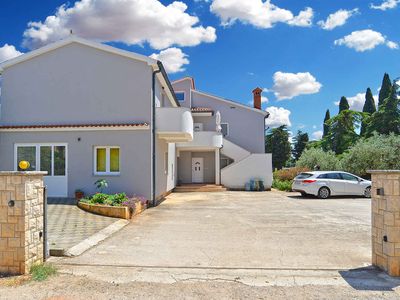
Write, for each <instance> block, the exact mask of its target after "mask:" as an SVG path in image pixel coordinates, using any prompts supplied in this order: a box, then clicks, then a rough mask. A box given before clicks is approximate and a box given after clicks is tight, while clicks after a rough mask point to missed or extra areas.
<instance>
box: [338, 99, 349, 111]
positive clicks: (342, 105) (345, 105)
mask: <svg viewBox="0 0 400 300" xmlns="http://www.w3.org/2000/svg"><path fill="white" fill-rule="evenodd" d="M348 109H350V105H349V101H347V98H346V97H345V96H342V98H340V102H339V114H340V113H341V112H342V111H345V110H348Z"/></svg>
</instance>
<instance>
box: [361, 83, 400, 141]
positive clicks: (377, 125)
mask: <svg viewBox="0 0 400 300" xmlns="http://www.w3.org/2000/svg"><path fill="white" fill-rule="evenodd" d="M390 90H391V92H390V95H389V97H388V98H387V99H385V100H384V101H383V102H382V105H380V106H379V110H378V111H377V112H375V113H374V114H373V115H372V116H371V120H370V124H369V126H368V128H367V136H371V135H372V134H373V132H377V133H380V134H389V133H391V132H393V133H395V134H400V109H399V99H398V98H397V93H396V86H395V84H393V88H391V89H390Z"/></svg>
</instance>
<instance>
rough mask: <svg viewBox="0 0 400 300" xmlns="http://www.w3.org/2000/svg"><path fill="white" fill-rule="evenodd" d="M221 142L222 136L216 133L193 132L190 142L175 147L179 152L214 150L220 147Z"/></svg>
mask: <svg viewBox="0 0 400 300" xmlns="http://www.w3.org/2000/svg"><path fill="white" fill-rule="evenodd" d="M222 140H223V138H222V134H221V133H218V132H216V131H195V132H194V134H193V140H192V141H191V142H186V143H178V144H177V145H176V146H177V147H178V148H180V149H181V150H199V149H204V150H205V149H216V148H221V147H222V143H223V142H222Z"/></svg>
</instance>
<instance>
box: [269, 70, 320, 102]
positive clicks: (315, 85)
mask: <svg viewBox="0 0 400 300" xmlns="http://www.w3.org/2000/svg"><path fill="white" fill-rule="evenodd" d="M273 79H274V86H273V88H272V90H271V91H273V92H274V94H275V96H276V97H277V98H278V100H283V99H292V98H293V97H296V96H299V95H306V94H315V93H318V92H319V90H320V89H321V87H322V84H321V83H319V82H318V81H317V80H316V79H315V77H314V76H312V75H311V74H310V73H309V72H306V73H283V72H276V73H275V74H274V77H273Z"/></svg>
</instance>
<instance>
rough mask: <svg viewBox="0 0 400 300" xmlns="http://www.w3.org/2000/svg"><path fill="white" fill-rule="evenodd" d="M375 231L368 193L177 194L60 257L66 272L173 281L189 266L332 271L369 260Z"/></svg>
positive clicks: (231, 272) (191, 271)
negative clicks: (332, 195) (342, 195)
mask: <svg viewBox="0 0 400 300" xmlns="http://www.w3.org/2000/svg"><path fill="white" fill-rule="evenodd" d="M370 231H371V228H370V200H369V199H364V198H358V199H353V198H344V199H343V198H333V199H329V200H319V199H315V198H309V199H304V198H301V197H296V195H295V194H285V193H281V192H265V193H264V192H263V193H249V192H247V193H246V192H224V193H187V194H172V195H170V196H169V197H168V198H167V200H166V201H165V202H163V203H162V204H161V205H160V206H158V207H156V208H153V209H149V210H146V211H145V212H144V213H143V214H142V215H140V216H139V217H138V218H136V219H134V220H133V221H132V223H131V224H129V225H128V226H126V227H125V228H124V229H122V230H121V231H119V232H118V233H116V234H115V235H113V236H112V237H111V238H109V239H107V240H106V241H104V242H103V243H101V244H100V245H98V246H96V247H94V248H93V249H91V250H89V251H87V252H86V253H84V254H83V255H81V256H79V257H75V258H72V259H71V258H64V259H61V260H59V262H58V263H59V264H60V265H61V266H62V269H63V270H65V271H66V272H71V273H74V274H80V275H88V276H90V274H92V275H93V276H94V277H96V278H99V277H100V278H101V276H104V279H105V280H115V279H117V278H120V279H121V278H126V280H128V281H129V280H139V281H140V280H142V281H147V280H149V278H152V280H153V281H154V280H155V281H156V282H166V283H167V282H169V280H171V279H170V278H171V276H170V275H171V274H173V276H174V277H175V278H180V277H179V275H180V274H184V273H186V274H188V276H187V277H188V278H190V277H193V276H194V277H196V276H195V275H196V274H197V275H199V274H200V275H201V274H203V275H201V276H200V277H203V278H204V277H207V276H208V275H210V274H211V275H210V276H211V277H212V276H213V275H212V274H214V275H215V276H214V277H216V278H218V276H220V275H221V274H222V275H223V276H225V277H226V278H231V279H232V278H235V274H236V275H238V274H241V275H245V274H246V273H248V274H249V276H248V278H253V277H254V276H255V277H260V276H261V273H263V274H265V275H266V276H267V275H268V274H269V275H268V276H267V277H269V278H271V276H272V275H271V272H272V273H274V272H275V273H276V272H278V273H279V272H285V271H288V272H289V273H290V272H300V273H299V274H301V272H303V273H304V274H305V273H306V272H320V273H318V274H319V275H317V277H318V276H322V277H324V276H325V277H326V276H329V278H332V276H330V275H327V274H329V272H333V273H335V274H336V275H337V276H339V277H340V273H339V272H341V271H343V270H348V269H354V268H360V267H364V266H368V265H369V264H370V261H371V250H370V249H371V248H370ZM116 267H117V268H116ZM93 268H95V269H93ZM94 270H96V271H94ZM101 270H103V271H101ZM123 270H125V272H124V271H123ZM119 272H122V273H126V274H131V275H130V276H127V277H124V276H120V275H121V273H120V274H119ZM268 272H269V273H268ZM321 272H322V273H321ZM323 272H325V273H323ZM107 274H108V275H107ZM110 274H111V275H110ZM112 274H114V275H115V276H112ZM157 274H158V275H157ZM227 274H228V275H227ZM309 274H310V273H309ZM313 274H314V275H315V274H317V273H313ZM321 274H322V275H321ZM314 275H312V276H311V275H310V276H311V277H313V276H314ZM110 276H111V277H113V278H114V279H112V278H111V277H110ZM279 276H280V275H279ZM279 276H278V277H279ZM285 276H286V275H285V274H283V277H282V276H280V277H279V278H284V277H285ZM184 277H185V276H184ZM225 277H224V278H225ZM236 277H237V276H236ZM261 277H262V276H261ZM264 277H265V276H264ZM314 277H315V276H314ZM290 280H293V278H292V277H291V279H290ZM247 281H248V282H251V280H250V279H249V280H247ZM264 281H268V280H267V279H265V280H264ZM253 284H259V283H256V282H253Z"/></svg>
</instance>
